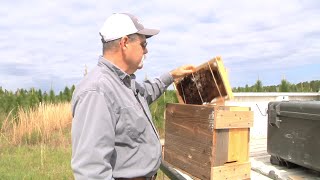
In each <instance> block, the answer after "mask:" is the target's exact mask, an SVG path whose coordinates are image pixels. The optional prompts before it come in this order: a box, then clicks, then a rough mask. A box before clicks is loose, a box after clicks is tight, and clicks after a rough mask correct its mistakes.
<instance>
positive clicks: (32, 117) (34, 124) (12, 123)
mask: <svg viewBox="0 0 320 180" xmlns="http://www.w3.org/2000/svg"><path fill="white" fill-rule="evenodd" d="M71 121H72V116H71V107H70V103H59V104H41V103H40V104H39V106H38V107H37V108H34V109H28V110H25V109H22V108H20V109H19V110H18V113H17V116H16V117H12V116H10V113H9V115H8V117H7V118H6V120H5V121H4V123H3V125H2V128H1V134H2V135H3V136H4V137H5V139H7V141H8V142H10V144H15V145H18V144H36V143H50V142H51V141H56V142H61V143H64V142H65V141H66V136H65V134H66V129H67V132H70V129H69V127H70V125H71Z"/></svg>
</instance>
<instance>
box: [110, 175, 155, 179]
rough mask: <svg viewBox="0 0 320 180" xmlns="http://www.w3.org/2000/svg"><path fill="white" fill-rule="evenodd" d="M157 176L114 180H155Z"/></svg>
mask: <svg viewBox="0 0 320 180" xmlns="http://www.w3.org/2000/svg"><path fill="white" fill-rule="evenodd" d="M156 178H157V174H155V175H153V176H151V177H135V178H115V180H156Z"/></svg>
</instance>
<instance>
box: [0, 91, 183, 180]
mask: <svg viewBox="0 0 320 180" xmlns="http://www.w3.org/2000/svg"><path fill="white" fill-rule="evenodd" d="M176 101H177V99H176V97H175V94H174V92H173V91H169V92H167V93H165V95H163V96H161V97H160V98H159V99H158V100H157V101H156V102H154V103H153V104H152V105H151V106H150V110H151V113H152V116H153V120H154V123H155V125H156V127H157V129H158V131H159V132H160V135H161V136H163V134H164V122H163V115H164V110H165V105H166V103H168V102H176ZM70 109H71V108H70V104H69V103H64V104H48V105H40V106H39V107H38V108H37V109H29V110H23V109H20V110H19V111H18V116H17V117H15V118H14V117H6V118H5V119H7V120H2V121H1V123H2V127H1V129H0V180H2V179H5V180H7V179H8V180H11V179H17V180H18V179H19V180H20V179H36V180H37V179H39V180H43V179H74V178H73V174H72V170H71V166H70V160H71V140H70V139H71V136H70V129H71V112H70ZM10 118H12V119H10ZM157 179H166V177H165V176H164V174H163V173H162V172H161V171H159V173H158V178H157Z"/></svg>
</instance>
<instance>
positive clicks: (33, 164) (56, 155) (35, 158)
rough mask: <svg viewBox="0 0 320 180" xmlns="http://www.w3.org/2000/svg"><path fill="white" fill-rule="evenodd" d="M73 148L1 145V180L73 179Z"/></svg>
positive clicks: (40, 145)
mask: <svg viewBox="0 0 320 180" xmlns="http://www.w3.org/2000/svg"><path fill="white" fill-rule="evenodd" d="M70 157H71V148H70V146H69V147H67V148H64V147H50V146H47V145H42V144H37V145H32V146H29V145H23V146H12V145H1V148H0V159H1V160H0V179H39V180H40V179H73V175H72V171H71V168H70Z"/></svg>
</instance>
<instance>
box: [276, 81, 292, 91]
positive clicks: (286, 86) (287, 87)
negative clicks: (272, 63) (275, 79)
mask: <svg viewBox="0 0 320 180" xmlns="http://www.w3.org/2000/svg"><path fill="white" fill-rule="evenodd" d="M279 92H290V83H289V82H288V81H287V80H285V79H282V80H281V84H280V86H279Z"/></svg>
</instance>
